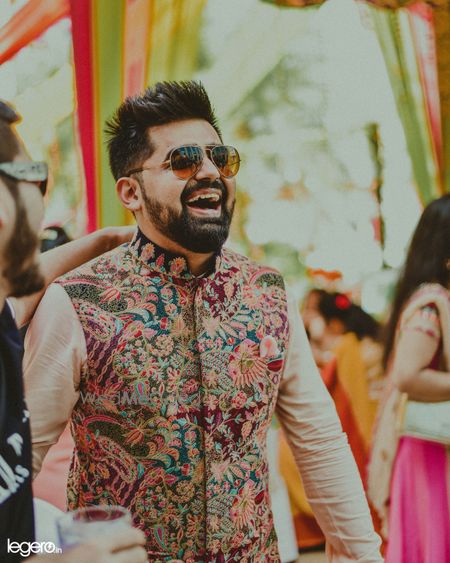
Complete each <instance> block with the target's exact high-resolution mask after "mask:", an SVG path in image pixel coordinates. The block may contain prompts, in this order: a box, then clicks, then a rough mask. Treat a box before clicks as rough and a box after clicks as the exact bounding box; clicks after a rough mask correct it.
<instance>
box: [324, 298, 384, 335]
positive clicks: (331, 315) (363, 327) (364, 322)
mask: <svg viewBox="0 0 450 563" xmlns="http://www.w3.org/2000/svg"><path fill="white" fill-rule="evenodd" d="M318 308H319V312H320V314H321V315H322V317H323V318H324V319H325V321H327V322H329V321H331V320H333V319H337V320H339V321H341V322H342V324H343V325H344V327H345V332H353V333H354V334H355V335H356V337H357V338H358V340H361V339H362V338H364V337H366V336H368V337H370V338H372V339H373V340H379V338H380V325H379V323H378V322H377V321H376V320H375V319H374V318H373V317H371V316H370V315H369V314H368V313H366V311H364V309H362V308H361V307H360V306H359V305H356V304H355V303H352V302H351V301H350V299H349V298H348V297H347V296H346V295H344V294H343V293H326V292H325V293H323V294H322V296H321V298H320V301H319V305H318Z"/></svg>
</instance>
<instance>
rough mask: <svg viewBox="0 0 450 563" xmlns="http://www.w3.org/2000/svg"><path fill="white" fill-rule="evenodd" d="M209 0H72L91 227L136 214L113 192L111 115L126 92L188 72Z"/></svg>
mask: <svg viewBox="0 0 450 563" xmlns="http://www.w3.org/2000/svg"><path fill="white" fill-rule="evenodd" d="M204 4H205V0H189V2H183V1H182V0H114V2H110V0H96V1H95V2H91V1H90V0H70V5H71V16H72V24H73V25H72V35H73V47H74V63H75V78H76V86H77V115H78V125H79V132H80V142H81V150H82V155H83V164H84V172H85V180H86V198H87V199H86V204H87V222H88V225H87V227H88V231H92V230H94V229H96V228H98V227H102V226H105V225H121V224H125V223H127V222H130V220H131V217H130V216H129V215H128V214H127V212H126V210H124V208H123V207H122V205H121V204H120V202H119V200H118V199H117V198H115V197H112V194H113V193H114V180H113V178H112V176H111V173H110V171H109V163H108V155H107V150H106V135H105V133H104V127H105V121H106V120H107V119H108V118H109V117H111V115H112V114H113V113H114V111H115V109H116V108H117V107H118V106H119V104H120V103H121V102H122V101H123V99H124V98H125V97H126V96H130V95H134V94H136V93H138V92H140V91H142V90H143V89H144V88H145V86H147V85H148V84H150V83H154V82H156V81H158V80H169V79H170V80H180V79H186V78H190V77H191V75H192V72H193V68H194V65H195V63H196V60H197V59H196V57H197V48H198V37H199V35H198V28H199V25H200V21H201V17H200V16H201V12H202V9H203V6H204Z"/></svg>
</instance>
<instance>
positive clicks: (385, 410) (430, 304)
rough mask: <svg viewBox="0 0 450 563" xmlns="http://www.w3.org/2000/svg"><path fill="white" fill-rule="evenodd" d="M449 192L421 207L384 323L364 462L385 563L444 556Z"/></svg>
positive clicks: (434, 560)
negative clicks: (384, 379)
mask: <svg viewBox="0 0 450 563" xmlns="http://www.w3.org/2000/svg"><path fill="white" fill-rule="evenodd" d="M449 286H450V194H447V195H445V196H443V197H441V198H439V199H437V200H435V201H433V202H432V203H430V204H429V205H428V206H427V207H426V208H425V210H424V212H423V214H422V216H421V218H420V220H419V223H418V225H417V227H416V230H415V232H414V235H413V237H412V240H411V244H410V247H409V250H408V254H407V258H406V262H405V265H404V268H403V272H402V274H401V275H400V278H399V281H398V284H397V288H396V293H395V298H394V302H393V307H392V313H391V316H390V320H389V323H388V327H387V328H388V330H387V339H386V348H385V352H384V365H385V367H386V369H387V371H388V374H389V378H388V379H389V383H388V385H387V389H386V394H385V396H384V397H383V400H382V402H381V405H380V412H379V416H378V419H377V424H376V430H375V437H374V443H373V448H372V453H371V460H370V464H369V479H368V494H369V498H370V499H371V501H372V503H373V505H374V507H375V508H376V510H377V511H378V513H379V515H380V517H381V518H382V521H383V534H384V536H385V537H386V538H387V539H388V545H387V552H386V561H387V562H388V563H448V562H449V561H450V516H449V514H450V511H449V499H450V463H449V444H450V430H449V428H450V426H449V421H450V402H448V401H450V372H449V368H450V363H449V360H450V292H449Z"/></svg>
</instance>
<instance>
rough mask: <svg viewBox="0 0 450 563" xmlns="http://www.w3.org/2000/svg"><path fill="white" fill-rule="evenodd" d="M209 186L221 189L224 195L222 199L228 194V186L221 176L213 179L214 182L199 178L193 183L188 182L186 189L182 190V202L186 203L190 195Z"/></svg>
mask: <svg viewBox="0 0 450 563" xmlns="http://www.w3.org/2000/svg"><path fill="white" fill-rule="evenodd" d="M208 188H210V189H213V190H218V191H220V193H221V196H222V201H223V200H225V199H226V197H227V195H228V191H227V188H226V187H225V184H224V183H223V182H222V180H220V179H219V178H217V179H216V180H213V181H212V182H211V181H210V180H207V179H205V180H199V181H197V180H192V183H191V182H188V183H187V184H186V187H185V188H184V190H183V191H182V192H181V203H183V204H184V203H186V201H187V200H188V199H189V197H190V196H191V195H192V194H193V193H194V192H196V191H197V190H204V189H208Z"/></svg>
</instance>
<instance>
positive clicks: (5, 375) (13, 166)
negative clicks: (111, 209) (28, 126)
mask: <svg viewBox="0 0 450 563" xmlns="http://www.w3.org/2000/svg"><path fill="white" fill-rule="evenodd" d="M18 119H19V117H18V115H17V114H16V112H15V111H14V110H13V109H12V108H11V107H10V106H9V105H7V104H6V103H4V102H1V101H0V559H1V561H5V562H11V563H14V562H16V561H21V560H22V559H23V556H24V555H23V554H24V549H25V551H26V548H27V546H26V545H25V547H24V548H22V547H20V545H21V544H23V542H25V544H27V545H28V547H30V542H33V541H34V539H35V523H34V514H33V500H32V492H31V440H30V427H29V412H28V410H27V407H26V405H25V402H24V397H23V384H22V365H21V364H22V352H23V349H22V339H21V336H20V334H19V331H18V328H17V323H21V324H23V323H24V322H26V321H27V320H28V319H29V318H30V317H31V315H32V314H33V311H34V309H35V307H36V305H37V303H38V301H39V298H40V297H41V296H42V293H43V291H44V290H45V287H46V286H47V285H48V284H49V283H50V282H51V281H52V280H53V279H54V278H55V277H57V276H58V275H61V274H62V273H63V272H65V271H67V270H68V269H70V268H73V267H74V266H75V265H76V264H81V263H82V262H84V261H86V260H89V259H91V258H93V257H94V256H96V255H97V254H98V253H100V252H103V251H105V250H107V249H108V248H111V246H112V245H114V244H115V243H120V242H123V241H124V240H128V239H129V237H130V233H129V231H128V232H122V231H118V230H117V229H116V230H112V231H111V230H109V231H106V232H105V231H104V232H102V233H96V234H93V235H90V236H88V237H86V238H84V239H82V240H80V241H76V242H73V243H71V244H70V245H68V246H67V247H66V248H64V249H58V250H55V251H53V252H49V253H48V254H47V255H46V256H45V258H43V259H39V256H38V254H39V236H38V233H39V230H40V227H41V223H42V220H43V212H44V206H43V195H44V194H45V190H46V184H47V168H46V165H45V164H44V163H36V162H32V161H31V160H30V159H29V157H28V155H27V153H26V151H25V149H24V147H23V145H22V143H21V142H20V139H19V138H18V136H17V134H16V132H15V129H14V123H15V122H17V121H18ZM142 541H143V540H142V534H141V533H140V532H139V531H137V530H133V529H130V531H126V532H124V533H121V534H119V535H118V536H116V537H114V538H99V539H98V540H97V541H96V542H95V545H94V544H91V543H90V544H89V545H87V544H86V545H84V546H80V547H77V548H75V549H73V550H72V551H69V552H68V553H67V554H64V555H61V556H54V555H50V556H46V555H43V556H36V557H32V558H30V561H31V560H33V561H36V563H37V562H38V561H42V562H44V561H45V562H46V561H55V560H56V561H61V563H63V562H64V563H94V562H99V563H100V562H101V561H106V560H108V561H111V562H115V563H121V562H123V563H125V562H130V563H131V562H135V563H138V562H141V561H145V552H144V551H143V550H142V548H141V547H140V544H142ZM18 546H19V548H18ZM28 553H29V552H28Z"/></svg>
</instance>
